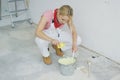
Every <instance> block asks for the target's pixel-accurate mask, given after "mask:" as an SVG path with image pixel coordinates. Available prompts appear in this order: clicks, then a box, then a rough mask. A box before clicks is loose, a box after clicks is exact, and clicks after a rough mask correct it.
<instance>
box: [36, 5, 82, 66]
mask: <svg viewBox="0 0 120 80" xmlns="http://www.w3.org/2000/svg"><path fill="white" fill-rule="evenodd" d="M72 17H73V9H72V8H71V7H70V6H69V5H63V6H62V7H60V8H58V9H55V10H48V11H46V12H45V13H43V15H42V16H41V19H40V21H39V24H38V27H37V30H36V36H37V37H36V39H35V42H36V43H37V45H38V47H39V49H40V51H41V54H42V56H43V62H44V63H45V64H51V63H52V60H51V58H50V53H49V51H48V45H49V44H50V43H51V44H52V45H53V48H54V49H55V50H56V54H57V55H58V56H63V52H62V51H65V50H67V49H70V48H71V49H72V51H73V52H76V51H77V46H78V45H80V44H81V38H80V37H79V36H78V35H77V33H76V29H75V26H74V24H73V21H72ZM64 24H67V25H68V27H69V29H70V31H71V33H68V32H66V31H63V30H61V29H60V28H61V27H64ZM61 42H63V43H64V44H65V46H64V47H63V48H58V47H57V46H58V45H59V44H60V43H61Z"/></svg>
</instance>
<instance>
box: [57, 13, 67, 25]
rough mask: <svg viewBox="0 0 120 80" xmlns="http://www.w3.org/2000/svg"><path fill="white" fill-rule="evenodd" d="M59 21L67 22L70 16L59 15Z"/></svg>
mask: <svg viewBox="0 0 120 80" xmlns="http://www.w3.org/2000/svg"><path fill="white" fill-rule="evenodd" d="M58 21H59V23H61V24H65V23H67V22H68V21H69V17H68V16H62V15H59V16H58Z"/></svg>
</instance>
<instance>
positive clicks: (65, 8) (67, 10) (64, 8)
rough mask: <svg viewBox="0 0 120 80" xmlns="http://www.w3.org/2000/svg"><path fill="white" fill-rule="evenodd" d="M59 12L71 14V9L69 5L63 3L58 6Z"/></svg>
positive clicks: (65, 14)
mask: <svg viewBox="0 0 120 80" xmlns="http://www.w3.org/2000/svg"><path fill="white" fill-rule="evenodd" d="M59 14H60V15H63V16H73V9H72V8H71V7H70V6H69V5H63V6H61V7H60V8H59Z"/></svg>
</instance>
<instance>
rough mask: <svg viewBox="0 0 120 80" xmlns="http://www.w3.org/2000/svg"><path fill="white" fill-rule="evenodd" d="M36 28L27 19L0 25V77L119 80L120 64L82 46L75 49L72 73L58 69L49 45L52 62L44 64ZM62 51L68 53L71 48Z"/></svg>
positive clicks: (3, 79) (13, 79)
mask: <svg viewBox="0 0 120 80" xmlns="http://www.w3.org/2000/svg"><path fill="white" fill-rule="evenodd" d="M35 29H36V26H35V25H30V24H28V23H27V22H23V23H17V24H16V26H15V28H14V29H12V28H11V26H4V27H0V80H120V65H118V64H116V63H115V62H113V61H111V60H109V59H107V58H105V57H103V56H101V55H99V54H96V53H93V52H91V51H88V50H87V49H85V48H84V47H83V46H80V47H79V50H78V52H77V55H76V56H77V64H76V65H77V66H76V70H75V72H74V74H73V75H72V76H64V75H62V74H61V73H60V69H59V67H60V66H59V64H58V62H57V60H58V59H59V58H60V57H58V56H56V55H55V51H54V50H53V49H52V48H50V52H51V58H52V61H53V64H51V65H45V64H44V63H43V62H42V57H41V55H40V52H39V49H38V48H37V46H36V44H35V42H34V38H35V33H34V32H35ZM64 53H65V54H66V55H67V53H70V50H69V51H66V52H64ZM69 56H71V55H69ZM93 56H94V57H95V58H94V57H93ZM87 62H89V63H90V67H88V64H87ZM88 73H89V74H88Z"/></svg>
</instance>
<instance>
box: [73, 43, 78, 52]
mask: <svg viewBox="0 0 120 80" xmlns="http://www.w3.org/2000/svg"><path fill="white" fill-rule="evenodd" d="M77 50H78V47H77V45H74V44H73V45H72V52H76V51H77Z"/></svg>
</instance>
